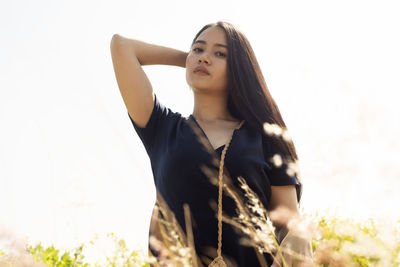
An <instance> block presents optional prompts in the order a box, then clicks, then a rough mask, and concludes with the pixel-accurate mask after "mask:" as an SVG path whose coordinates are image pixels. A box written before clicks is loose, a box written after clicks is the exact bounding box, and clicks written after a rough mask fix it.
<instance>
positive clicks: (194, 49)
mask: <svg viewBox="0 0 400 267" xmlns="http://www.w3.org/2000/svg"><path fill="white" fill-rule="evenodd" d="M193 51H194V52H201V51H203V49H201V48H200V47H195V48H193Z"/></svg>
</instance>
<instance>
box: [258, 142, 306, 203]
mask: <svg viewBox="0 0 400 267" xmlns="http://www.w3.org/2000/svg"><path fill="white" fill-rule="evenodd" d="M263 149H264V158H265V162H266V166H267V168H266V174H267V176H268V179H269V183H270V185H273V186H284V185H295V186H296V193H297V201H298V202H300V199H301V194H302V184H301V182H300V180H299V179H298V176H297V170H296V169H295V168H294V167H292V166H290V165H289V164H288V160H287V158H286V157H285V156H284V154H283V153H282V150H281V149H280V148H279V146H278V145H277V144H276V143H275V142H273V141H272V139H270V138H268V137H264V140H263Z"/></svg>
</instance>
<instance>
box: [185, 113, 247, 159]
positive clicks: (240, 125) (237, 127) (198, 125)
mask: <svg viewBox="0 0 400 267" xmlns="http://www.w3.org/2000/svg"><path fill="white" fill-rule="evenodd" d="M190 118H192V120H193V121H194V122H195V123H196V125H197V127H199V128H200V130H201V132H202V134H203V136H204V138H205V139H206V140H207V143H208V145H209V146H210V147H211V148H212V149H213V151H214V152H215V153H216V152H217V151H218V150H220V149H221V148H224V147H225V146H226V143H225V144H224V145H222V146H220V147H218V148H215V149H214V147H213V146H212V144H211V142H210V139H208V137H207V135H206V133H205V132H204V130H203V128H201V126H200V124H199V123H198V122H197V120H196V118H195V117H194V116H193V115H192V114H190ZM244 122H245V120H242V121H241V122H240V123H239V125H238V126H236V127H235V129H234V130H233V133H232V138H231V142H232V140H233V136H234V135H235V133H236V132H237V131H238V130H239V129H240V128H241V127H242V126H243V124H244Z"/></svg>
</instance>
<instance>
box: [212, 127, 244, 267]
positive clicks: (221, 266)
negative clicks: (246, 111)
mask: <svg viewBox="0 0 400 267" xmlns="http://www.w3.org/2000/svg"><path fill="white" fill-rule="evenodd" d="M243 123H244V120H243V121H242V122H241V123H240V124H239V126H237V128H236V129H239V128H240V127H242V125H243ZM232 136H233V134H232V135H231V136H230V137H229V139H228V141H227V142H226V144H225V147H224V149H223V150H222V154H221V160H220V162H219V183H218V249H217V257H216V258H215V259H214V260H213V261H212V262H211V263H210V264H209V265H208V266H209V267H226V266H227V265H226V263H225V261H224V259H223V258H222V253H221V249H222V184H223V182H222V177H223V173H224V171H223V170H224V160H225V155H226V151H227V149H228V146H229V145H230V142H231V140H232Z"/></svg>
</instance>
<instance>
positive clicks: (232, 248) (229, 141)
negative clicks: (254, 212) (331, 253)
mask: <svg viewBox="0 0 400 267" xmlns="http://www.w3.org/2000/svg"><path fill="white" fill-rule="evenodd" d="M110 46H111V54H112V60H113V66H114V70H115V75H116V79H117V83H118V86H119V89H120V92H121V95H122V97H123V100H124V103H125V105H126V108H127V111H128V116H129V118H130V120H131V122H132V124H133V126H134V129H135V131H136V132H137V134H138V136H139V137H140V139H141V140H142V142H143V144H144V146H145V149H146V151H147V153H148V155H149V158H150V161H151V166H152V171H153V175H154V181H155V185H156V189H157V198H158V197H160V198H161V197H162V198H163V199H164V200H165V202H166V204H167V205H168V207H169V208H170V209H171V211H172V212H173V214H174V215H175V217H176V220H177V221H178V223H179V226H180V227H182V229H184V232H187V230H188V229H186V227H185V218H184V210H183V206H184V204H185V203H187V204H188V206H189V207H190V211H191V215H192V220H193V242H194V245H195V250H196V254H197V255H198V257H199V259H198V260H199V264H200V265H209V264H210V263H211V262H212V261H213V260H216V261H218V260H223V261H224V262H225V263H227V264H228V266H259V265H260V264H261V263H260V262H262V261H263V262H264V263H265V262H267V263H268V266H271V264H272V263H273V261H274V260H273V257H272V255H271V254H269V253H263V255H262V257H263V259H261V260H260V255H257V253H259V252H257V251H256V250H255V249H254V248H252V247H250V246H246V245H243V244H241V243H240V238H241V237H242V235H241V233H240V231H237V229H234V227H233V226H232V225H229V224H227V223H221V217H220V216H221V212H222V210H223V212H224V213H225V214H228V215H229V216H232V217H233V216H236V215H237V213H236V206H235V202H234V201H233V200H232V198H230V197H229V196H227V194H226V193H224V194H223V195H222V182H221V181H222V177H223V176H224V175H228V176H229V177H231V182H232V184H233V185H234V186H235V187H236V188H239V183H238V180H237V179H235V178H237V177H239V176H241V177H243V178H244V180H245V181H246V183H247V184H248V185H249V187H250V188H251V189H252V190H253V191H254V192H255V193H256V194H257V196H258V198H259V199H260V201H261V202H262V204H263V205H264V207H266V208H267V210H268V211H269V212H272V211H274V210H278V209H279V208H286V209H287V210H289V211H291V213H290V214H291V215H290V218H289V219H291V218H295V217H297V216H298V215H299V209H298V205H299V203H300V199H301V193H302V184H301V182H300V180H299V177H298V175H297V173H293V172H292V173H290V170H289V167H290V166H291V164H292V163H295V162H296V161H297V154H296V150H295V147H294V145H293V142H292V141H291V140H287V138H286V139H285V138H283V137H285V136H282V135H280V134H279V132H276V131H275V132H274V133H275V134H267V133H266V131H265V129H267V128H265V126H268V125H272V126H279V127H281V128H282V129H284V130H285V129H286V126H285V123H284V121H283V119H282V117H281V115H280V112H279V109H278V107H277V105H276V103H275V101H274V100H273V98H272V97H271V95H270V93H269V91H268V88H267V86H266V84H265V81H264V78H263V75H262V73H261V70H260V67H259V65H258V63H257V60H256V57H255V55H254V52H253V50H252V48H251V46H250V43H249V42H248V40H247V38H246V37H245V35H244V34H243V33H241V32H240V31H239V30H238V29H237V28H236V27H235V26H233V25H232V24H230V23H227V22H222V21H219V22H217V23H211V24H208V25H205V26H204V27H203V28H202V29H201V30H200V31H199V32H198V33H197V34H196V36H195V38H194V40H193V42H192V45H191V48H190V51H189V52H188V53H186V52H184V51H180V50H176V49H173V48H169V47H164V46H158V45H155V44H149V43H145V42H143V41H139V40H135V39H129V38H126V37H123V36H121V35H118V34H116V35H114V36H113V38H112V41H111V45H110ZM153 64H164V65H172V66H179V67H185V68H186V81H187V83H188V85H189V86H190V88H191V89H192V91H193V96H194V108H193V112H192V114H191V115H190V116H189V117H188V118H185V117H183V116H182V115H181V114H180V113H179V112H175V111H173V110H172V109H170V108H167V107H165V106H164V105H163V104H162V102H161V101H160V100H159V99H158V97H157V96H156V94H155V93H154V92H153V89H152V87H151V84H150V81H149V80H148V78H147V76H146V74H145V73H144V72H143V70H142V68H141V66H143V65H153ZM264 123H266V124H264ZM267 132H268V131H267ZM277 161H278V163H277ZM279 161H280V162H279ZM276 163H277V164H276ZM221 166H222V167H221ZM223 166H225V169H224V167H223ZM207 171H208V174H207ZM210 172H211V173H214V177H219V178H218V179H219V180H218V186H217V187H216V186H215V184H214V185H213V184H212V183H211V182H210V180H209V179H207V178H206V176H209V174H210ZM211 176H212V175H211ZM210 200H211V201H213V202H214V203H217V204H218V216H216V209H215V208H214V209H213V208H212V205H211V206H210V204H209V203H210ZM158 216H159V211H158V210H157V207H155V208H154V211H153V217H152V222H151V225H150V236H151V238H152V236H156V237H158V239H159V240H160V234H159V229H158V227H157V224H156V223H155V221H156V220H157V217H158ZM288 222H289V220H286V221H285V222H284V223H282V222H281V221H280V222H279V224H278V220H276V221H275V222H274V225H275V226H276V227H277V228H276V234H277V237H278V242H279V243H280V245H281V247H282V245H283V243H281V242H282V241H285V242H286V244H290V242H293V241H291V238H289V235H287V233H288ZM285 237H286V238H285ZM155 244H156V245H157V243H155ZM304 244H305V245H304V246H305V247H306V248H307V249H309V243H304ZM156 245H154V246H153V247H152V246H150V247H149V248H150V250H151V251H152V252H153V254H155V255H158V256H159V257H160V254H163V253H164V252H165V251H166V250H165V249H164V250H163V249H161V248H163V247H164V248H165V246H163V244H162V242H159V243H158V246H156ZM155 247H158V248H159V249H154V248H155ZM210 248H213V250H212V249H210ZM161 256H162V255H161ZM284 259H285V260H286V262H287V263H289V264H291V262H294V261H292V258H291V257H290V255H289V254H287V253H285V254H284ZM278 263H281V261H280V260H279V259H278V258H276V260H275V262H274V264H278ZM276 266H278V265H276ZM288 266H292V265H288ZM293 266H294V265H293Z"/></svg>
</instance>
